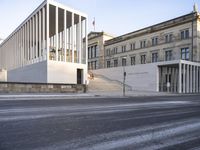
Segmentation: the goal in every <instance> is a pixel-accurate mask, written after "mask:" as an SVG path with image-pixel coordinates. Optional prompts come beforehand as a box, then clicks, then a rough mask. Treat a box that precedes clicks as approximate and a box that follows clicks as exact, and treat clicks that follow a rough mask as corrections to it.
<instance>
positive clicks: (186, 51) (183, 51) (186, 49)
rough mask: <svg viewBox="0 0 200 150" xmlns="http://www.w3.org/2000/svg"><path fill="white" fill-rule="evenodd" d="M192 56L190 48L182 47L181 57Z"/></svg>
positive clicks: (187, 58)
mask: <svg viewBox="0 0 200 150" xmlns="http://www.w3.org/2000/svg"><path fill="white" fill-rule="evenodd" d="M189 58H190V52H189V48H188V47H186V48H181V59H183V60H189Z"/></svg>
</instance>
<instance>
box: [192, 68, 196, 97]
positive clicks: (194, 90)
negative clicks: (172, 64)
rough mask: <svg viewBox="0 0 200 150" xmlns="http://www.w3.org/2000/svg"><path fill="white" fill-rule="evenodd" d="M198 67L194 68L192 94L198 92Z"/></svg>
mask: <svg viewBox="0 0 200 150" xmlns="http://www.w3.org/2000/svg"><path fill="white" fill-rule="evenodd" d="M195 81H196V66H193V88H192V92H193V93H195V92H196V82H195Z"/></svg>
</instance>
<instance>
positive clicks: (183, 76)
mask: <svg viewBox="0 0 200 150" xmlns="http://www.w3.org/2000/svg"><path fill="white" fill-rule="evenodd" d="M185 67H186V66H185V64H183V93H185V89H186V88H185Z"/></svg>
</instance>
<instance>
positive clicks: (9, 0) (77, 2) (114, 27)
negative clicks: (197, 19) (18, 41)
mask: <svg viewBox="0 0 200 150" xmlns="http://www.w3.org/2000/svg"><path fill="white" fill-rule="evenodd" d="M42 1H43V0H0V18H1V22H0V38H4V39H5V38H6V37H7V36H8V35H9V34H10V33H11V32H12V31H13V30H14V29H15V28H16V27H17V26H18V25H19V24H20V23H21V22H22V21H23V20H24V19H25V18H26V17H28V15H29V14H30V13H31V12H32V11H33V10H34V9H35V8H36V7H37V6H38V5H39V4H40V3H42ZM56 1H58V2H60V3H63V4H65V5H68V6H70V7H73V8H75V9H78V10H80V11H82V12H84V13H87V14H88V16H89V22H88V24H89V31H91V30H93V27H92V21H93V18H94V17H95V18H96V31H102V30H103V31H105V32H108V33H111V34H113V35H116V36H117V35H122V34H125V33H128V32H132V31H135V30H138V29H141V28H144V27H147V26H150V25H153V24H156V23H160V22H162V21H166V20H168V19H172V18H175V17H178V16H181V15H184V14H187V13H190V12H191V11H192V10H193V4H194V3H195V2H196V3H197V4H198V6H199V7H200V0H56Z"/></svg>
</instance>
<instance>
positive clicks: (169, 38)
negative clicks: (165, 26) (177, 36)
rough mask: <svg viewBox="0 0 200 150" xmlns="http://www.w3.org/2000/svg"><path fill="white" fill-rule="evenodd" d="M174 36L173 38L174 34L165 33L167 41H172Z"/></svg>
mask: <svg viewBox="0 0 200 150" xmlns="http://www.w3.org/2000/svg"><path fill="white" fill-rule="evenodd" d="M172 38H173V34H167V35H165V43H170V42H172V41H173V40H172Z"/></svg>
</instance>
